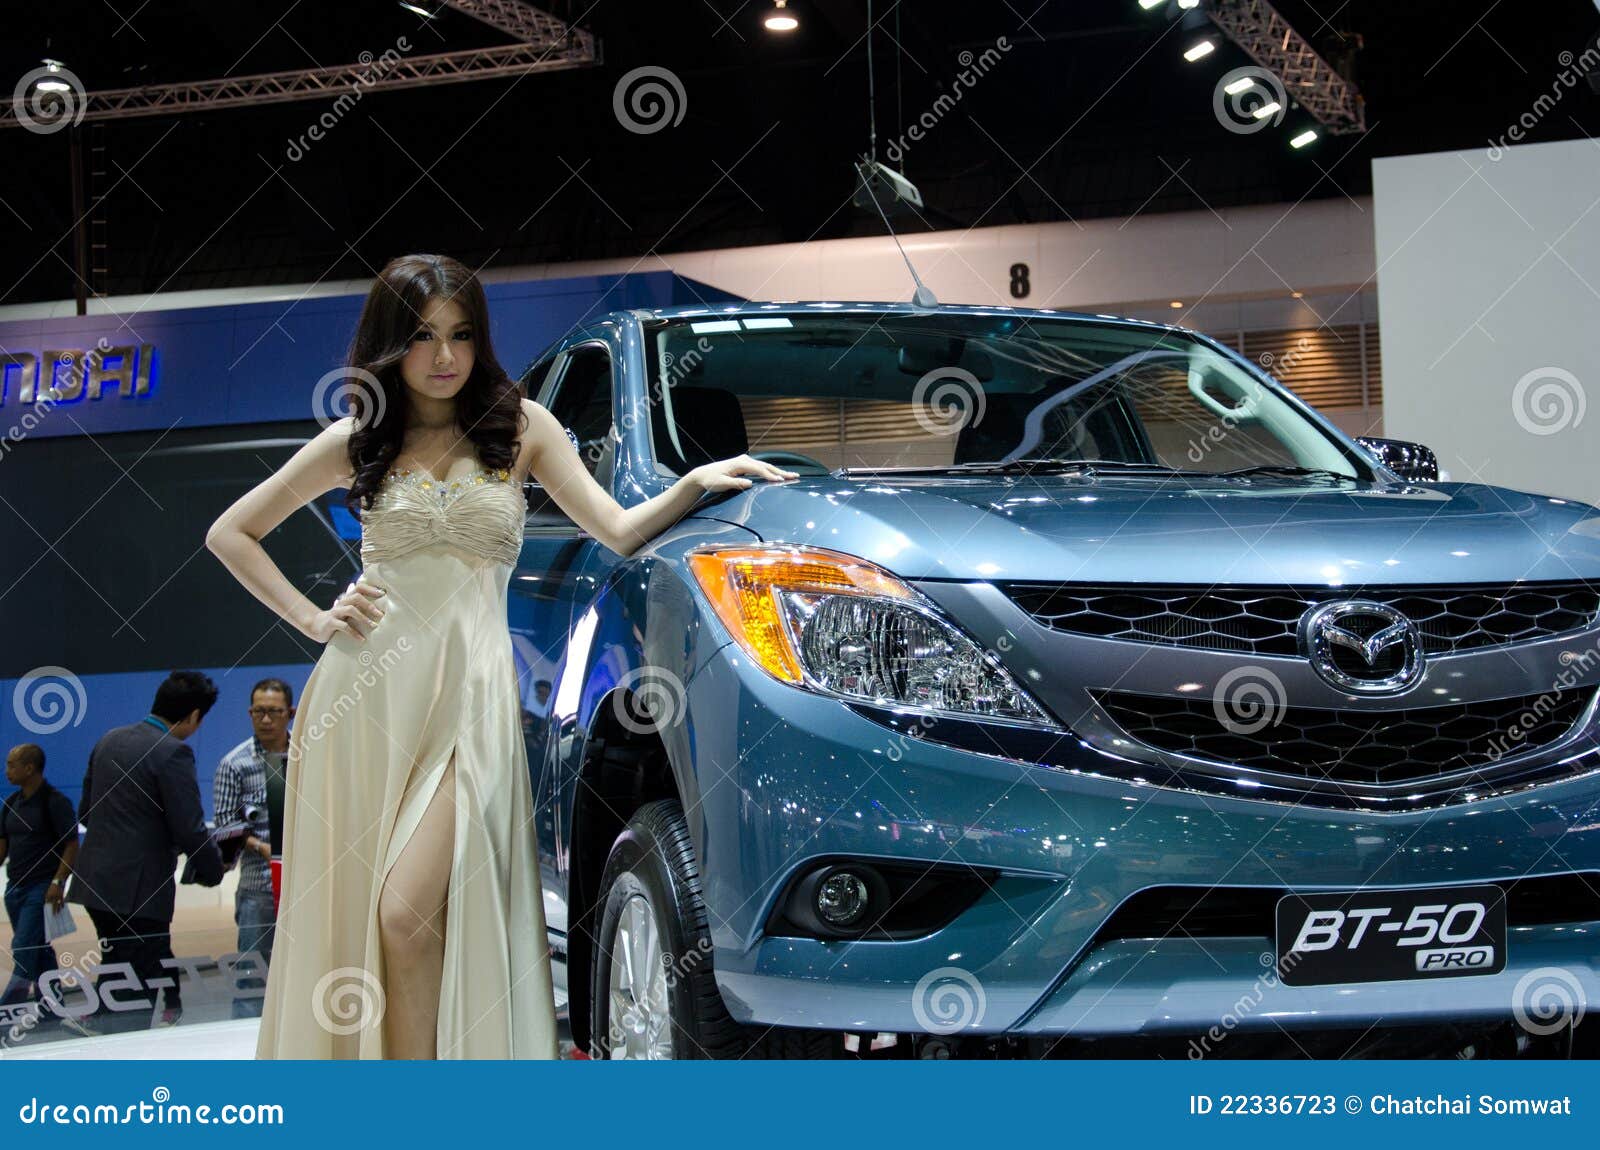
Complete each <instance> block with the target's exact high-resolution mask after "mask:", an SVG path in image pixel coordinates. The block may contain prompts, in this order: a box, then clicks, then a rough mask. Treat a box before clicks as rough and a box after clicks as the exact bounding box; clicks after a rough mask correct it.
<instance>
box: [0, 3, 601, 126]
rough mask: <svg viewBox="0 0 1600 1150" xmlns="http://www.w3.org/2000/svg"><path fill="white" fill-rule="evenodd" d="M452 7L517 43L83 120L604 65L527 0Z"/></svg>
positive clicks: (377, 63) (583, 39) (304, 71)
mask: <svg viewBox="0 0 1600 1150" xmlns="http://www.w3.org/2000/svg"><path fill="white" fill-rule="evenodd" d="M447 3H448V6H449V7H451V8H455V9H457V10H459V11H461V12H463V13H465V14H466V15H468V16H471V17H473V18H474V19H477V20H480V21H482V22H483V23H485V24H488V25H490V26H492V27H494V28H498V29H500V30H501V31H504V32H507V33H509V34H511V35H512V36H515V37H517V39H518V41H519V42H518V43H515V44H507V45H503V46H500V47H494V48H475V49H470V50H465V51H459V52H441V53H438V54H435V55H431V56H410V57H408V56H405V55H403V54H401V53H399V52H395V51H391V52H389V53H386V54H384V55H383V56H379V57H376V58H374V59H372V60H370V61H368V62H363V63H358V64H336V65H333V66H331V67H327V68H301V69H294V70H291V71H285V72H267V73H262V74H259V75H254V76H230V77H225V78H223V79H220V80H196V81H192V82H186V83H178V84H145V85H142V86H140V87H136V88H112V89H108V90H104V91H98V92H86V93H84V94H83V97H82V99H83V100H84V104H85V107H84V112H83V116H82V117H81V118H82V120H85V121H87V120H127V119H132V118H134V117H138V116H157V115H164V114H174V113H180V112H195V111H209V110H212V109H217V108H245V107H252V106H254V105H258V104H282V103H288V102H291V101H294V100H314V99H318V98H321V97H324V96H328V95H338V94H340V93H344V92H348V91H349V90H350V89H352V88H354V87H355V86H356V85H358V84H359V85H360V86H361V87H362V88H366V89H395V88H421V87H427V86H430V85H435V84H459V83H462V82H464V81H467V80H484V79H489V78H492V77H496V76H515V75H521V74H523V73H528V72H553V71H559V70H563V69H567V68H582V67H587V66H590V65H593V64H597V63H599V62H600V59H599V52H598V49H597V45H596V42H595V39H594V36H593V35H592V34H591V33H589V32H585V31H584V30H582V29H581V28H574V27H572V26H570V25H568V24H567V23H565V22H564V21H562V20H559V19H557V18H556V17H554V16H552V15H550V14H549V13H547V12H543V11H541V10H540V9H538V8H534V7H532V6H531V5H528V4H525V3H522V2H521V0H447ZM18 123H19V121H18V119H17V115H16V109H15V102H14V101H13V102H8V103H6V104H4V105H0V128H8V127H15V126H17V124H18Z"/></svg>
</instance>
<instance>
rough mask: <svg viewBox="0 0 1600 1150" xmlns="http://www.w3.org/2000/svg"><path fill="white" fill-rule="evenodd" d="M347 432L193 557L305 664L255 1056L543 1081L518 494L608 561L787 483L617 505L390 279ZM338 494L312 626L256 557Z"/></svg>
mask: <svg viewBox="0 0 1600 1150" xmlns="http://www.w3.org/2000/svg"><path fill="white" fill-rule="evenodd" d="M349 366H350V373H349V374H350V386H351V412H352V414H351V415H350V416H347V417H345V418H343V419H340V420H339V421H338V422H336V423H334V424H333V425H332V426H330V427H328V428H327V429H325V430H324V431H322V432H321V433H320V434H318V435H317V436H316V437H315V438H314V439H312V441H311V442H310V443H308V444H306V445H305V446H304V447H302V448H301V449H300V450H299V451H297V452H296V453H295V454H294V456H293V458H291V459H290V460H289V461H288V462H287V463H285V464H284V465H283V467H282V468H281V469H280V470H279V471H278V472H277V473H276V474H274V475H272V476H271V477H270V478H268V479H266V480H265V481H263V482H262V483H261V484H260V485H259V486H257V487H256V488H254V489H253V490H252V491H250V492H249V493H247V494H246V495H244V496H243V497H242V498H240V499H239V500H238V502H236V503H235V504H234V505H233V506H231V507H229V508H228V510H227V511H225V512H224V513H223V514H222V516H221V517H220V518H218V519H217V521H216V523H214V524H213V525H212V527H211V529H210V531H209V532H207V534H206V545H207V546H208V547H209V548H210V549H211V550H212V551H213V552H214V553H215V554H216V555H217V557H218V558H219V559H221V560H222V562H223V563H224V564H225V565H226V566H227V568H228V569H229V570H230V571H231V572H233V574H234V575H235V576H236V577H237V578H238V579H239V581H240V582H241V583H243V584H244V585H245V586H246V587H247V588H249V590H250V592H251V593H252V594H254V595H255V596H256V598H258V599H260V600H261V601H262V602H263V603H265V604H266V605H267V606H269V607H271V608H272V609H273V610H274V611H276V612H277V613H278V614H279V615H281V616H282V617H283V618H284V619H285V620H287V621H288V622H289V623H290V624H292V625H293V626H294V627H296V628H297V629H299V630H300V631H301V632H303V633H304V634H305V635H307V636H308V637H309V638H311V639H312V640H313V641H315V642H318V643H326V644H327V645H326V646H325V647H324V648H323V650H322V653H321V656H320V657H319V658H318V660H317V663H316V666H315V667H314V668H312V671H311V676H310V678H309V679H308V680H307V682H306V686H305V691H304V695H303V698H302V700H301V703H300V707H299V719H298V721H297V723H296V724H295V727H294V730H293V732H292V734H291V736H290V740H289V763H288V778H287V782H288V798H287V801H286V807H285V811H284V840H285V841H284V843H283V844H282V854H283V859H284V870H283V889H282V901H281V906H280V909H279V914H278V939H279V943H278V946H277V947H276V948H275V950H274V953H273V960H272V963H271V967H270V970H269V975H268V979H267V992H266V1002H265V1004H264V1007H263V1012H262V1018H261V1031H260V1037H259V1038H258V1040H257V1046H256V1056H257V1057H258V1058H435V1057H440V1058H554V1057H555V1056H556V1022H555V1005H554V999H553V994H552V990H551V982H550V957H549V951H548V949H547V939H546V935H545V923H544V905H543V896H542V892H541V890H540V883H539V869H538V864H537V859H536V855H535V851H536V847H535V842H534V829H533V827H534V824H533V814H534V811H533V795H532V786H531V784H530V782H529V778H528V770H527V753H526V750H525V748H524V746H523V740H522V727H521V704H520V702H519V699H518V693H517V683H516V671H515V666H514V664H513V661H512V655H511V637H510V631H509V628H508V625H507V621H506V589H507V585H508V583H509V580H510V577H511V571H512V568H513V567H514V566H515V564H516V562H517V556H518V553H519V551H520V549H521V546H522V523H523V514H524V501H523V496H522V483H523V481H524V480H525V479H526V478H528V477H529V476H530V475H531V476H532V478H533V479H535V480H536V481H537V482H538V483H539V484H541V485H542V486H543V487H544V489H545V490H546V491H548V492H549V493H550V496H551V498H552V499H554V501H555V502H556V504H557V506H559V507H560V508H561V510H562V511H563V512H565V513H566V514H567V515H568V516H569V517H571V519H572V520H573V522H575V523H576V524H577V525H578V526H579V527H581V528H582V529H584V530H585V531H587V532H589V534H590V535H592V536H593V537H594V538H595V539H597V540H599V541H600V542H601V543H602V544H604V545H605V546H607V547H609V548H611V549H612V550H614V551H616V552H618V553H619V554H622V555H627V554H630V553H631V552H633V551H634V550H635V549H637V548H638V547H639V546H640V545H642V544H643V543H644V542H645V541H647V540H648V539H650V538H651V537H652V536H654V535H656V534H658V533H659V532H661V531H662V530H663V529H664V528H666V527H668V526H670V525H671V524H672V523H673V522H675V521H676V520H677V519H679V518H680V517H681V516H682V515H683V514H684V513H685V512H687V511H688V510H689V509H690V507H691V506H693V504H694V503H695V501H696V499H697V498H698V497H699V496H700V494H701V493H702V492H706V491H723V490H730V489H734V488H740V487H748V486H750V484H751V483H752V482H753V480H752V479H750V478H745V477H746V476H754V477H756V478H760V479H771V480H779V479H787V478H792V477H793V476H794V473H793V472H789V471H783V470H781V469H779V468H776V467H773V466H771V465H769V464H766V463H763V462H760V461H759V460H755V459H751V458H750V457H749V456H747V455H741V456H739V457H738V458H736V459H725V460H721V461H719V462H716V463H708V464H706V465H704V466H702V467H697V468H695V469H694V470H693V471H691V472H689V473H688V474H687V475H685V476H683V477H682V478H681V479H679V480H678V482H677V483H675V484H674V485H673V486H672V488H671V489H670V490H668V491H666V492H664V493H662V494H661V495H658V496H656V497H655V498H653V499H650V500H648V501H646V502H644V503H640V504H637V505H636V506H633V507H629V508H626V509H625V508H623V507H621V506H620V505H618V504H617V503H616V502H614V501H613V500H612V499H611V497H610V496H609V495H608V494H607V493H606V492H605V491H604V490H603V489H602V488H601V487H600V485H599V484H597V483H596V482H595V481H594V479H593V478H592V477H591V476H590V475H589V473H588V471H587V470H585V468H584V465H583V463H582V461H581V460H580V459H579V456H578V452H577V451H576V449H575V448H574V447H573V445H572V443H571V441H570V440H569V439H568V438H567V435H566V432H565V431H564V429H563V428H562V427H561V425H560V424H558V423H557V422H556V420H555V417H554V416H552V415H551V414H550V413H549V412H548V411H547V410H545V409H544V408H543V407H541V406H539V405H538V404H536V403H534V402H533V401H532V400H530V399H524V398H521V397H520V396H519V395H518V391H517V385H516V384H515V383H513V382H512V381H511V380H510V379H509V378H508V377H507V375H506V373H505V371H504V370H503V369H502V368H501V366H500V364H499V363H498V362H497V361H496V359H495V355H494V348H493V346H492V344H491V342H490V339H489V320H488V307H487V303H486V301H485V299H484V294H483V288H482V286H481V285H480V284H479V282H478V280H477V278H476V277H475V276H474V275H473V274H472V273H471V272H470V271H469V270H468V269H467V268H465V267H464V266H462V265H461V264H460V263H458V262H456V261H455V260H453V259H449V258H447V257H444V256H434V255H415V256H405V257H402V258H400V259H396V260H393V261H391V262H390V263H389V264H388V265H387V266H386V267H384V269H383V270H382V271H381V272H380V273H379V274H378V278H377V281H376V282H375V283H374V284H373V287H372V291H371V292H370V293H369V294H368V296H367V301H366V305H365V307H364V308H363V310H362V313H361V320H360V323H359V326H358V328H357V331H356V335H355V340H354V342H353V344H352V347H351V352H350V359H349ZM337 487H347V488H349V495H348V497H347V503H348V504H349V506H350V507H351V509H352V511H353V512H355V513H356V514H358V515H359V516H360V519H361V523H362V538H361V560H362V567H363V570H362V573H361V575H360V577H359V578H358V580H357V581H356V582H354V583H352V584H351V585H350V586H349V587H348V588H347V589H346V590H345V592H344V593H343V594H342V595H340V596H339V597H338V599H337V600H336V601H335V602H334V603H333V605H332V606H330V607H328V608H326V609H323V608H320V607H318V606H317V604H315V603H313V602H311V600H309V599H307V598H306V597H305V596H304V595H302V594H300V593H299V592H298V591H297V590H296V589H295V588H294V586H293V585H292V584H291V583H290V582H289V580H288V579H287V578H285V577H284V575H283V573H282V572H280V571H279V570H278V568H277V567H276V566H275V565H274V564H273V562H272V560H271V559H270V558H269V557H268V556H267V553H266V551H265V550H264V549H263V548H262V546H261V540H262V539H263V538H265V537H266V535H267V534H268V533H269V532H271V531H272V529H273V528H275V527H276V526H277V525H278V524H279V523H281V522H283V520H284V519H286V518H287V517H288V516H289V515H290V514H291V513H292V512H293V511H295V510H296V509H297V508H299V507H301V506H303V505H305V504H306V503H308V502H310V501H312V500H314V499H316V498H318V497H319V496H321V495H323V494H324V493H326V492H327V491H329V490H332V489H334V488H337Z"/></svg>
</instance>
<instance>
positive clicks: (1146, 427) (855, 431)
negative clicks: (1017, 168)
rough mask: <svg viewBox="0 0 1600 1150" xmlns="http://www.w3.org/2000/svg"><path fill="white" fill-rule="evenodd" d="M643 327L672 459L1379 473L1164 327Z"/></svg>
mask: <svg viewBox="0 0 1600 1150" xmlns="http://www.w3.org/2000/svg"><path fill="white" fill-rule="evenodd" d="M647 330H648V338H647V342H646V358H647V360H648V362H649V371H650V391H649V409H650V410H649V420H650V435H651V441H652V443H653V445H654V449H655V457H656V460H657V462H658V464H659V465H661V466H662V467H664V468H665V469H667V470H669V471H672V472H674V473H676V474H682V473H683V472H684V471H686V470H687V469H689V468H690V467H695V466H698V465H699V464H701V463H705V462H708V461H710V460H714V459H722V458H726V457H728V456H731V455H738V454H741V453H743V452H749V453H750V454H752V455H755V456H757V457H759V458H764V459H770V460H773V461H775V462H779V463H780V464H781V465H782V466H785V467H789V468H791V469H793V470H798V471H802V472H811V473H823V472H832V471H835V470H838V469H841V468H844V469H849V470H869V471H870V470H878V469H894V468H918V469H934V470H940V469H947V468H953V467H958V468H961V469H963V470H986V469H989V468H991V467H992V468H995V469H1005V468H1007V467H1019V468H1020V467H1031V466H1037V465H1039V464H1040V462H1041V461H1047V460H1048V461H1081V462H1086V463H1088V464H1090V465H1091V467H1092V469H1093V470H1094V471H1095V472H1096V473H1102V472H1105V473H1110V472H1119V471H1120V472H1126V473H1135V474H1137V473H1139V472H1141V471H1143V472H1149V471H1153V470H1155V471H1160V470H1170V471H1181V472H1185V473H1196V472H1200V473H1220V472H1229V471H1240V470H1245V469H1257V468H1260V469H1268V470H1277V469H1288V470H1289V471H1290V472H1291V473H1292V472H1296V471H1300V470H1305V471H1315V472H1329V473H1332V474H1333V475H1334V476H1342V477H1350V478H1355V477H1362V478H1366V477H1369V476H1370V471H1369V470H1368V469H1367V468H1366V467H1365V466H1364V465H1363V464H1362V463H1361V462H1360V461H1359V459H1358V458H1357V457H1356V456H1355V455H1354V454H1353V453H1348V452H1347V451H1346V450H1345V448H1343V447H1342V446H1341V445H1340V443H1339V442H1338V441H1337V440H1336V439H1334V438H1333V437H1332V436H1331V435H1330V434H1329V433H1328V432H1326V431H1325V430H1324V429H1323V428H1322V427H1320V426H1319V425H1318V424H1316V423H1315V422H1313V421H1312V420H1310V419H1308V418H1307V417H1306V416H1305V415H1303V414H1302V413H1301V411H1300V410H1299V409H1298V408H1297V407H1296V406H1295V405H1294V404H1293V403H1292V402H1290V401H1289V400H1288V399H1287V398H1286V397H1285V396H1284V395H1283V394H1282V393H1280V392H1279V391H1278V390H1276V389H1275V388H1273V387H1270V386H1268V385H1266V384H1263V383H1262V382H1261V381H1260V380H1259V379H1257V378H1256V377H1255V376H1253V375H1252V374H1251V373H1250V372H1248V371H1247V370H1245V369H1244V368H1243V367H1241V366H1239V365H1238V364H1236V363H1235V362H1233V361H1232V360H1230V359H1227V358H1225V357H1224V356H1222V355H1221V354H1219V353H1218V352H1216V351H1214V350H1212V349H1211V348H1210V347H1208V346H1207V345H1206V344H1204V343H1202V342H1200V341H1198V340H1195V339H1193V338H1191V337H1189V336H1187V335H1185V334H1183V333H1181V332H1172V331H1167V330H1165V329H1162V328H1158V327H1135V326H1128V325H1118V324H1108V323H1096V322H1092V321H1085V320H1069V319H1060V320H1050V319H1040V318H1038V317H1021V316H986V315H951V314H939V315H927V316H918V315H883V314H875V315H874V314H860V313H857V314H841V315H812V314H807V315H779V314H773V315H760V314H756V315H748V314H746V315H738V316H725V317H720V318H711V317H706V318H704V319H698V318H696V319H682V320H673V321H669V322H666V323H663V324H660V325H658V326H656V327H654V328H653V329H647ZM1095 463H1099V464H1101V466H1098V467H1093V466H1092V465H1093V464H1095Z"/></svg>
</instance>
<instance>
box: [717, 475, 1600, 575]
mask: <svg viewBox="0 0 1600 1150" xmlns="http://www.w3.org/2000/svg"><path fill="white" fill-rule="evenodd" d="M694 514H695V515H696V516H699V517H704V518H711V519H719V520H724V521H727V522H731V523H737V524H740V525H741V526H744V527H747V528H748V529H750V530H751V531H753V532H755V533H756V534H757V535H759V536H760V537H761V539H762V540H764V541H766V542H774V543H778V542H781V543H805V544H811V545H815V546H818V547H828V548H832V549H834V550H837V551H845V552H849V553H850V554H853V555H859V556H861V557H863V558H866V559H870V560H872V561H873V562H875V563H878V564H880V565H882V566H883V567H886V568H888V569H889V570H891V571H893V572H895V573H896V574H897V575H900V576H903V577H905V578H909V579H960V580H974V579H980V580H1006V579H1022V580H1049V581H1074V582H1090V583H1150V582H1159V583H1205V584H1230V583H1243V584H1280V585H1282V584H1300V585H1349V586H1361V585H1366V584H1379V583H1397V584H1408V583H1409V584H1437V583H1480V582H1482V583H1500V582H1512V581H1515V580H1521V579H1527V580H1539V579H1574V578H1583V579H1600V511H1596V510H1595V509H1594V508H1593V507H1590V506H1589V505H1587V504H1584V503H1578V502H1574V501H1572V500H1563V499H1555V498H1552V497H1549V496H1544V495H1535V494H1531V493H1528V492H1522V491H1512V490H1508V489H1505V488H1500V487H1490V486H1486V485H1483V484H1465V483H1438V484H1427V485H1413V484H1379V483H1373V484H1358V485H1351V484H1329V483H1326V482H1322V481H1303V480H1292V481H1291V480H1284V479H1279V478H1271V479H1264V478H1250V479H1215V480H1211V479H1203V480H1197V479H1195V478H1193V477H1183V478H1182V479H1173V478H1146V477H1138V478H1133V477H1103V476H1102V477H1093V476H1089V477H1085V476H1070V475H1069V476H1047V477H1024V478H1011V477H1002V478H996V477H992V476H982V477H978V476H948V475H939V476H928V477H923V476H918V477H915V478H905V477H894V478H885V477H873V478H850V479H840V478H833V477H823V476H818V477H805V478H802V479H795V480H789V481H788V482H784V483H763V482H759V481H758V482H757V483H756V484H755V485H754V486H752V487H750V488H747V489H745V490H743V491H739V492H735V493H733V494H732V495H731V496H729V497H728V498H726V499H723V500H720V501H717V502H712V503H707V504H703V505H702V506H701V507H699V508H697V509H696V511H695V513H694Z"/></svg>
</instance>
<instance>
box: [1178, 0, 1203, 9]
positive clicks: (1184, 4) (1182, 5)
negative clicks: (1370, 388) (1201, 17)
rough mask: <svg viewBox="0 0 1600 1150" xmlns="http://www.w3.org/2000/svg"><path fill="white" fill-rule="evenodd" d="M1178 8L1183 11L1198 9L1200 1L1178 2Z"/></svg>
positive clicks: (1181, 0)
mask: <svg viewBox="0 0 1600 1150" xmlns="http://www.w3.org/2000/svg"><path fill="white" fill-rule="evenodd" d="M1178 7H1179V8H1183V9H1189V8H1198V7H1200V0H1178Z"/></svg>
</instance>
